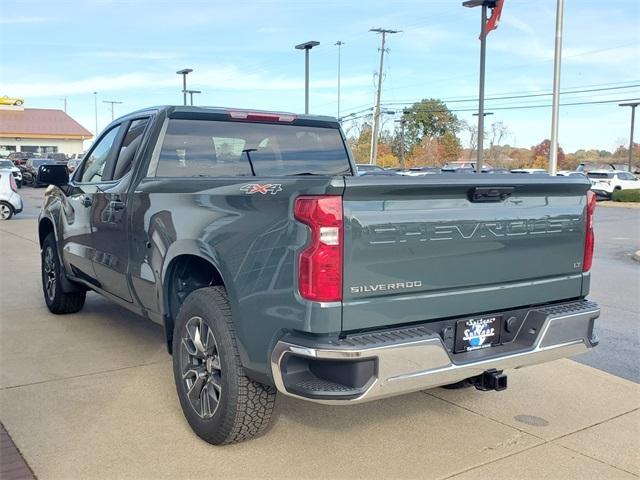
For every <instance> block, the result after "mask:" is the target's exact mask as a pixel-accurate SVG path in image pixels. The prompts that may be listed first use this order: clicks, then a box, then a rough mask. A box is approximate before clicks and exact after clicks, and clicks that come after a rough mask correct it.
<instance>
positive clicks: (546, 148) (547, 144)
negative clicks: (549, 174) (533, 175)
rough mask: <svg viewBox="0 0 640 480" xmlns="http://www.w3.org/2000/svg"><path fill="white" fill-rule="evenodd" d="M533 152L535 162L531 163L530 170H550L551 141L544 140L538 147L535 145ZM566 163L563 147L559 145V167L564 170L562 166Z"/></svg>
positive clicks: (532, 148)
mask: <svg viewBox="0 0 640 480" xmlns="http://www.w3.org/2000/svg"><path fill="white" fill-rule="evenodd" d="M531 151H532V152H533V161H532V162H531V163H530V165H529V166H528V168H544V169H546V168H548V167H549V158H550V155H551V140H549V139H544V140H543V141H542V142H540V143H539V144H538V145H534V146H533V147H531ZM564 162H565V155H564V151H563V150H562V147H561V146H560V145H558V166H559V167H560V169H563V167H562V165H563V163H564Z"/></svg>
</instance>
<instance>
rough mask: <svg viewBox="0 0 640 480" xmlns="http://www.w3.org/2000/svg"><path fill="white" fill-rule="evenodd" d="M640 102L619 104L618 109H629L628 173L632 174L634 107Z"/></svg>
mask: <svg viewBox="0 0 640 480" xmlns="http://www.w3.org/2000/svg"><path fill="white" fill-rule="evenodd" d="M638 105H640V102H629V103H620V104H619V105H618V106H619V107H631V134H630V135H629V173H633V167H632V165H631V162H632V161H633V129H634V128H635V123H636V107H637V106H638Z"/></svg>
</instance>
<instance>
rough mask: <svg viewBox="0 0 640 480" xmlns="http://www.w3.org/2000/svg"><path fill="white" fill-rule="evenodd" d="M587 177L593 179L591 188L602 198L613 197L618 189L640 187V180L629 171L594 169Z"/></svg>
mask: <svg viewBox="0 0 640 480" xmlns="http://www.w3.org/2000/svg"><path fill="white" fill-rule="evenodd" d="M587 177H589V180H591V190H592V191H593V192H594V193H595V194H596V195H597V196H598V197H601V198H611V195H613V192H615V191H616V190H628V189H636V188H640V180H638V178H637V177H636V176H635V175H634V174H633V173H629V172H622V171H610V170H592V171H590V172H589V173H587Z"/></svg>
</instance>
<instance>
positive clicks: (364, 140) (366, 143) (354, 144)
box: [349, 123, 371, 163]
mask: <svg viewBox="0 0 640 480" xmlns="http://www.w3.org/2000/svg"><path fill="white" fill-rule="evenodd" d="M349 146H350V147H351V153H352V154H353V157H354V158H355V160H356V163H369V155H370V152H371V125H370V124H368V123H365V124H364V125H363V126H362V128H361V129H360V133H359V134H358V136H357V137H351V138H350V139H349Z"/></svg>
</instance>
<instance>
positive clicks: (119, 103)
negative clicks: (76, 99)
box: [102, 100, 122, 122]
mask: <svg viewBox="0 0 640 480" xmlns="http://www.w3.org/2000/svg"><path fill="white" fill-rule="evenodd" d="M102 103H109V104H111V121H112V122H113V120H114V117H115V111H114V105H122V102H116V101H115V100H103V101H102Z"/></svg>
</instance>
